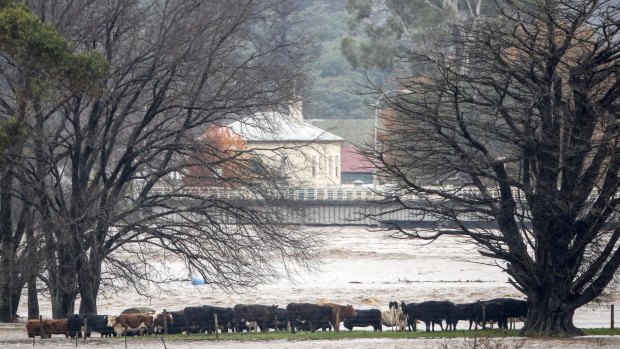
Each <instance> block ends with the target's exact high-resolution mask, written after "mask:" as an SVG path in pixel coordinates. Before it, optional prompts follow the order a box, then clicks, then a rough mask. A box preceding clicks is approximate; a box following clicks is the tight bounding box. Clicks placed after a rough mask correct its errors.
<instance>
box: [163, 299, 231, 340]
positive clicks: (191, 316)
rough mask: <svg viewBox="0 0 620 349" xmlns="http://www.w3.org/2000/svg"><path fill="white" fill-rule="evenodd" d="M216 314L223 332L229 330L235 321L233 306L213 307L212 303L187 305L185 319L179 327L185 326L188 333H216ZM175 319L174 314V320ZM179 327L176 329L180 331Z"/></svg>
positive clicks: (184, 311) (184, 310) (184, 313)
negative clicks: (194, 305) (195, 305)
mask: <svg viewBox="0 0 620 349" xmlns="http://www.w3.org/2000/svg"><path fill="white" fill-rule="evenodd" d="M215 315H217V322H218V327H220V328H221V329H222V332H228V329H229V328H230V327H232V324H233V321H234V312H233V310H232V308H222V307H213V306H210V305H203V306H201V307H186V308H185V309H183V319H182V320H183V321H182V322H181V324H179V328H180V327H184V329H185V331H186V332H187V333H188V334H191V333H196V332H197V333H200V332H206V333H208V334H212V333H215V331H217V330H218V329H216V328H215ZM175 320H176V319H175V316H174V315H173V320H172V321H175ZM183 322H184V323H185V325H184V326H183V325H182V323H183ZM179 328H175V331H179ZM181 331H182V330H181Z"/></svg>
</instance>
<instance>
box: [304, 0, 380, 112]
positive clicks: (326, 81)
mask: <svg viewBox="0 0 620 349" xmlns="http://www.w3.org/2000/svg"><path fill="white" fill-rule="evenodd" d="M350 18H351V15H350V14H349V13H348V12H347V10H346V1H341V0H308V1H306V3H305V9H304V11H303V12H302V13H301V15H300V18H299V19H298V21H299V23H298V25H299V27H300V28H303V29H302V30H303V31H304V34H306V35H308V36H309V37H310V38H311V39H312V40H313V43H314V44H315V45H316V53H317V55H318V57H317V59H316V60H315V61H314V62H313V63H312V64H311V65H310V66H309V69H308V72H307V73H308V84H307V86H306V88H305V90H303V91H300V92H298V93H299V94H301V95H302V96H303V97H304V117H305V118H307V119H311V118H324V119H334V118H338V119H340V118H355V119H359V118H368V117H371V116H372V115H373V114H372V113H373V111H372V110H371V108H370V107H369V104H370V103H373V102H374V100H375V98H374V97H370V96H365V97H364V96H361V95H359V92H363V91H364V86H365V85H366V84H367V83H368V81H367V78H366V75H365V72H366V71H365V69H362V68H357V69H356V68H353V67H352V66H351V64H350V63H349V62H348V61H347V59H346V58H345V57H344V56H343V55H342V54H341V51H340V45H341V40H342V38H343V37H345V36H346V35H348V33H349V19H350ZM368 74H369V75H371V80H372V81H378V80H381V73H380V72H377V71H371V72H368Z"/></svg>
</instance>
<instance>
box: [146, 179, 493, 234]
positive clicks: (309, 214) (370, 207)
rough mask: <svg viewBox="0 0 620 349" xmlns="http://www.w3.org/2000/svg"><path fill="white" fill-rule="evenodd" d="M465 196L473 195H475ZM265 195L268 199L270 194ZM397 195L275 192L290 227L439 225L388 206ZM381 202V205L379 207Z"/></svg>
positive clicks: (338, 189)
mask: <svg viewBox="0 0 620 349" xmlns="http://www.w3.org/2000/svg"><path fill="white" fill-rule="evenodd" d="M155 190H156V191H160V192H162V193H165V192H169V191H170V190H171V189H170V188H169V187H161V188H156V189H155ZM459 190H462V189H459ZM182 191H183V192H184V193H186V194H192V195H196V196H201V197H210V198H217V199H224V200H229V201H236V200H243V201H245V202H248V203H249V204H250V205H252V204H257V203H258V204H259V205H260V204H261V202H262V201H264V198H263V197H262V196H261V195H260V194H258V193H256V192H253V191H250V190H243V189H232V188H224V187H192V188H183V189H182ZM464 194H465V195H474V192H471V193H464ZM265 195H267V196H269V194H268V193H267V194H265ZM395 195H396V194H395V193H394V192H393V191H390V187H377V188H376V189H373V188H372V187H365V186H332V187H300V188H284V189H278V193H277V195H276V194H275V193H274V194H273V195H272V197H282V198H283V199H284V200H285V202H286V205H285V206H284V207H285V208H284V211H283V216H284V220H285V222H286V223H291V224H300V225H359V226H377V225H378V221H377V219H376V218H373V217H380V219H381V220H382V221H389V222H402V223H406V224H408V225H414V226H421V227H435V226H437V224H438V222H437V219H436V218H435V217H432V216H429V215H428V214H425V213H424V212H422V211H416V210H397V208H399V207H401V206H400V205H399V204H397V203H391V204H390V203H389V201H390V199H391V198H393V197H394V196H395ZM398 196H399V197H400V198H401V199H402V200H406V201H425V202H428V201H429V200H431V201H432V200H441V198H440V197H439V196H437V195H435V196H433V195H427V196H420V195H414V194H404V195H401V194H398ZM378 202H382V204H381V205H378V204H377V203H378ZM463 220H464V221H470V222H472V223H474V222H478V221H479V219H477V218H475V216H474V215H473V214H472V215H470V216H469V217H468V216H463ZM487 223H488V222H487Z"/></svg>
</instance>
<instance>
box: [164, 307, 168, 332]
mask: <svg viewBox="0 0 620 349" xmlns="http://www.w3.org/2000/svg"><path fill="white" fill-rule="evenodd" d="M164 334H168V312H167V311H166V309H164Z"/></svg>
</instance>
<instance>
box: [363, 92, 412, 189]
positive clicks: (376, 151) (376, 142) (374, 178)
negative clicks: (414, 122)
mask: <svg viewBox="0 0 620 349" xmlns="http://www.w3.org/2000/svg"><path fill="white" fill-rule="evenodd" d="M394 92H399V94H397V95H396V97H398V96H401V95H407V94H410V93H412V92H411V90H406V89H405V90H389V91H386V92H383V93H381V96H379V98H378V99H377V102H375V104H371V105H372V106H374V107H375V133H374V141H373V156H374V157H375V159H377V158H378V157H379V149H378V145H379V139H378V137H377V131H378V128H379V109H380V108H381V100H382V99H383V97H385V98H389V97H388V95H389V94H391V93H394ZM375 161H376V160H375ZM377 184H379V180H378V176H377V167H376V166H375V168H374V169H373V170H372V187H373V189H376V187H377Z"/></svg>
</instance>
